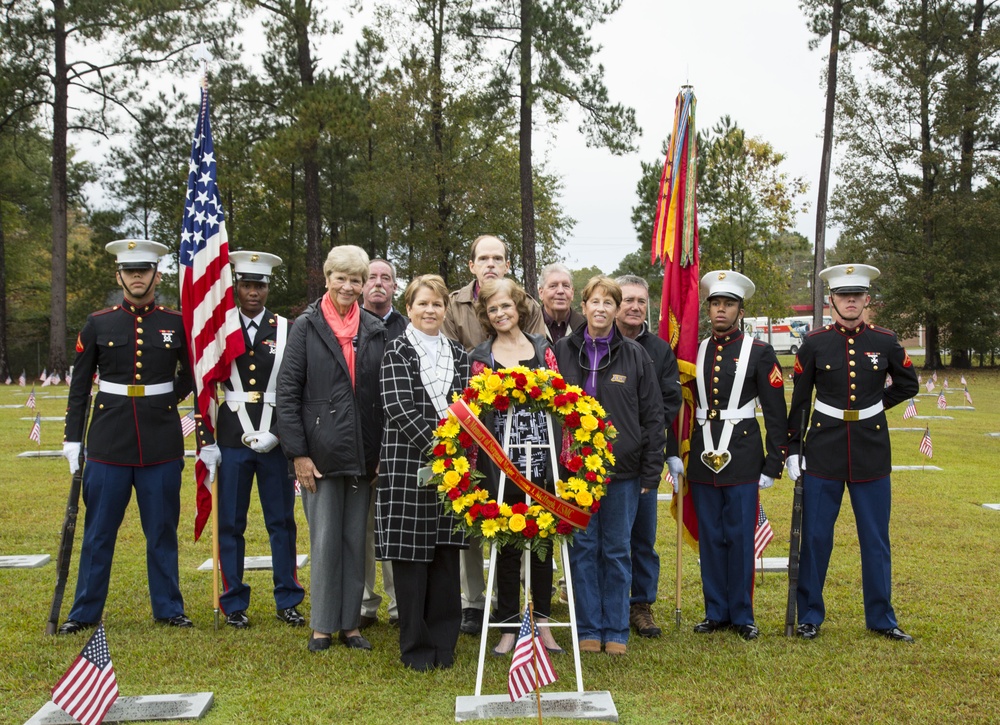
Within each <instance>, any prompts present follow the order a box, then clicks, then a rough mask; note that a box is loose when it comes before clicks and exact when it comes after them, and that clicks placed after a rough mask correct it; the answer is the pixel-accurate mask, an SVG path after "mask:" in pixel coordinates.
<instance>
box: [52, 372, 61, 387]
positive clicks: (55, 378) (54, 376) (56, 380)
mask: <svg viewBox="0 0 1000 725" xmlns="http://www.w3.org/2000/svg"><path fill="white" fill-rule="evenodd" d="M61 382H62V378H61V377H60V376H59V373H52V374H51V375H49V385H58V384H59V383H61Z"/></svg>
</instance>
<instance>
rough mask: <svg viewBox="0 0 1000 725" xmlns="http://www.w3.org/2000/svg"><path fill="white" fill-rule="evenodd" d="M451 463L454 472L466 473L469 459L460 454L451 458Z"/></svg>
mask: <svg viewBox="0 0 1000 725" xmlns="http://www.w3.org/2000/svg"><path fill="white" fill-rule="evenodd" d="M451 464H452V465H453V466H454V467H455V472H456V473H468V472H469V459H468V458H466V457H465V456H460V457H458V458H455V459H454V460H452V462H451Z"/></svg>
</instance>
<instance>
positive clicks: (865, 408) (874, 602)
mask: <svg viewBox="0 0 1000 725" xmlns="http://www.w3.org/2000/svg"><path fill="white" fill-rule="evenodd" d="M878 276H879V271H878V269H876V268H875V267H871V266H869V265H867V264H838V265H836V266H834V267H828V268H827V269H824V270H823V271H822V272H820V277H822V278H823V279H824V280H825V281H826V283H827V284H828V285H829V286H830V309H831V311H832V313H833V324H832V325H826V326H825V327H822V328H820V329H818V330H813V331H812V332H810V333H809V335H807V336H806V339H805V341H804V342H803V343H802V348H801V349H800V350H799V353H798V355H796V356H795V389H794V391H793V392H792V412H791V416H790V420H791V421H792V422H793V423H794V422H795V421H797V420H799V419H800V418H801V416H802V414H803V412H808V411H809V408H810V403H811V401H812V397H813V390H815V391H816V402H815V404H813V405H812V408H813V412H812V419H811V420H810V422H809V430H808V433H807V434H806V443H805V444H803V442H802V441H801V440H799V432H798V430H793V431H792V432H791V441H790V443H789V456H788V473H789V474H790V475H791V476H792V477H793V478H798V477H799V474H800V473H802V474H804V475H803V477H802V478H803V484H802V485H803V496H802V554H801V558H800V561H799V589H798V621H799V626H798V634H799V636H800V637H802V638H803V639H815V638H816V636H817V635H819V628H820V625H821V624H822V623H823V620H824V618H825V617H826V607H825V605H824V602H823V585H824V583H825V581H826V570H827V566H828V565H829V563H830V554H831V553H832V551H833V526H834V524H835V523H836V521H837V515H838V514H839V513H840V504H841V501H842V500H843V497H844V486H845V484H846V486H847V489H848V491H850V494H851V507H852V508H853V509H854V517H855V519H856V523H857V528H858V541H859V543H860V545H861V587H862V591H863V593H864V603H865V625H866V626H867V627H868V629H869V630H871V631H872V632H875V633H878V634H880V635H882V636H884V637H888V638H889V639H893V640H897V641H902V642H912V641H913V637H911V636H910V635H908V634H907V633H906V632H904V631H903V630H901V629H900V628H899V626H898V622H897V621H896V613H895V612H894V611H893V608H892V603H891V601H890V600H891V595H892V552H891V550H890V546H889V509H890V503H891V499H892V490H891V484H890V480H889V474H890V472H891V471H892V454H891V451H890V448H889V424H888V422H887V421H886V418H885V411H886V410H887V409H888V408H891V407H892V406H894V405H896V404H898V403H901V402H902V401H904V400H907V399H909V398H911V397H913V396H914V395H916V393H917V390H918V383H917V374H916V372H915V371H914V370H913V363H912V362H910V357H909V356H908V355H907V354H906V351H905V350H903V347H902V345H900V344H899V340H897V339H896V334H895V333H894V332H892V331H891V330H886V329H885V328H882V327H876V326H875V325H870V324H867V323H866V322H865V321H864V319H863V314H864V310H865V307H867V306H868V304H869V303H870V302H871V296H870V295H869V294H868V288H869V286H870V284H871V281H872V280H873V279H876V278H877V277H878ZM889 375H891V376H892V384H891V385H888V386H886V377H887V376H889ZM803 445H805V448H807V449H808V450H807V451H806V454H807V455H808V460H809V468H808V470H806V457H805V456H804V455H803Z"/></svg>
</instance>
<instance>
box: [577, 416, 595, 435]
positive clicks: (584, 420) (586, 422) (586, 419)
mask: <svg viewBox="0 0 1000 725" xmlns="http://www.w3.org/2000/svg"><path fill="white" fill-rule="evenodd" d="M580 427H581V428H583V429H584V430H587V431H591V432H593V431H595V430H597V418H595V417H594V416H592V415H581V416H580Z"/></svg>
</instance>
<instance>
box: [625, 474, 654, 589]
mask: <svg viewBox="0 0 1000 725" xmlns="http://www.w3.org/2000/svg"><path fill="white" fill-rule="evenodd" d="M656 492H657V490H656V489H655V488H651V489H650V490H649V491H647V492H646V493H641V494H639V505H638V506H637V507H636V512H635V523H633V524H632V597H631V598H630V599H629V604H652V603H653V602H655V601H656V591H657V589H658V588H659V584H660V555H659V554H657V553H656V515H657V513H659V511H658V507H659V502H658V501H657V499H656Z"/></svg>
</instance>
